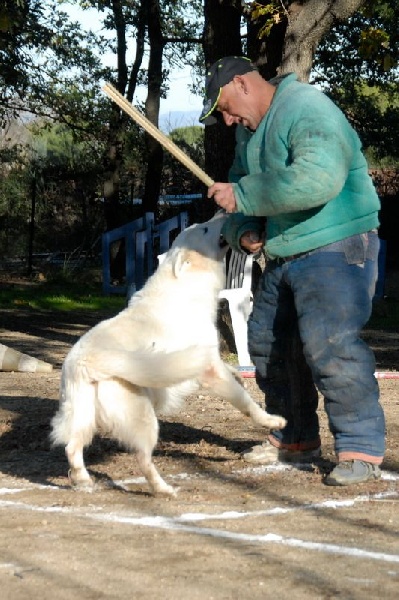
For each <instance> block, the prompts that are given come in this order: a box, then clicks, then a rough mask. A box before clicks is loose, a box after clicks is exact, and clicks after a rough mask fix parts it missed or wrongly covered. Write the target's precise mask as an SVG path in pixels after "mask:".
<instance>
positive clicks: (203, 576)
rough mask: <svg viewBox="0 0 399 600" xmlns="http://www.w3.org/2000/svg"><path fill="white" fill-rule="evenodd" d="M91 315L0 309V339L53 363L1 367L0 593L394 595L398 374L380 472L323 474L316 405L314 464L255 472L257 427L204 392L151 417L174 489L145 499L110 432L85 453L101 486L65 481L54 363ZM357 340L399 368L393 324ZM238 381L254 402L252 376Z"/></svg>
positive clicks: (398, 564)
mask: <svg viewBox="0 0 399 600" xmlns="http://www.w3.org/2000/svg"><path fill="white" fill-rule="evenodd" d="M101 318H102V315H99V314H97V315H87V314H75V313H74V314H68V313H65V314H61V313H57V314H51V313H47V312H40V311H28V310H24V309H21V310H17V311H16V310H13V311H7V310H2V311H0V340H1V342H2V343H4V344H6V345H8V346H10V347H12V348H14V349H17V350H20V351H22V352H25V353H28V354H30V355H32V356H36V357H37V358H40V359H42V360H47V361H49V362H51V363H52V364H53V365H54V370H53V372H51V373H45V374H29V373H15V372H14V373H6V372H2V373H0V548H1V554H0V589H1V592H0V597H1V598H2V600H8V599H9V600H25V599H26V600H32V599H36V598H40V599H41V600H54V598H57V600H72V599H74V600H75V599H76V598H79V600H91V599H93V600H97V599H102V598H105V599H111V598H118V599H120V598H129V599H136V598H143V599H145V600H153V599H154V600H155V599H159V598H162V599H165V600H172V599H175V600H187V599H190V600H212V599H214V600H247V599H248V600H249V599H251V600H257V599H261V598H262V599H268V598H274V597H276V596H277V597H279V598H281V599H282V600H284V599H288V598H289V599H294V600H302V599H305V598H306V599H308V600H309V599H310V600H311V599H332V598H342V599H345V600H346V599H348V600H352V599H359V600H360V599H364V598H365V597H367V598H371V599H373V598H384V599H385V598H387V599H390V598H392V599H393V598H395V599H396V598H397V597H398V593H399V592H398V590H399V380H397V379H396V380H395V379H391V378H389V379H380V380H379V382H380V388H381V402H382V405H383V407H384V409H385V414H386V420H387V453H386V458H385V461H384V464H383V477H382V479H381V480H379V481H377V482H371V483H367V484H362V485H357V486H353V487H351V488H348V489H346V488H331V487H327V486H325V485H324V484H323V475H324V474H325V473H327V472H328V471H329V470H330V469H331V468H332V465H333V463H334V454H333V446H332V436H331V434H330V433H329V431H328V427H327V424H326V419H325V414H324V411H323V406H322V402H320V409H319V412H320V419H321V425H322V443H323V456H322V459H321V460H320V461H318V462H317V463H315V464H313V465H307V466H305V467H299V466H293V467H284V466H282V465H273V466H269V467H250V466H248V465H247V464H246V463H244V462H243V461H242V459H241V458H240V452H241V451H242V450H244V449H245V448H247V447H249V446H251V445H253V444H254V443H257V442H260V441H262V440H263V439H264V436H265V431H263V430H262V429H261V428H258V427H256V426H254V425H252V424H251V423H250V422H249V421H248V420H247V419H245V418H244V417H243V416H242V415H241V414H240V413H238V412H237V411H236V410H235V409H234V408H233V407H231V406H230V405H229V404H227V403H225V402H222V401H221V400H219V399H218V398H211V397H210V396H208V395H207V394H206V393H205V392H204V393H203V394H201V395H199V396H195V397H190V398H189V399H188V400H187V403H186V405H185V408H184V409H183V411H182V412H180V413H179V414H178V415H175V416H174V417H168V418H165V419H162V420H161V430H160V441H159V444H158V446H157V449H156V452H155V459H154V460H155V462H156V464H157V466H158V467H159V469H160V471H161V473H162V475H163V476H164V477H165V479H166V481H168V482H169V483H172V484H173V482H174V483H175V485H176V486H178V487H179V493H178V496H177V497H176V498H173V499H165V498H153V497H151V496H150V495H149V494H148V489H147V486H146V484H145V482H144V481H143V479H142V478H141V476H140V473H139V471H138V468H137V465H136V462H135V458H134V456H132V455H130V454H128V453H127V452H125V451H124V450H123V449H122V448H120V447H118V445H117V444H116V443H115V442H113V441H112V440H110V439H108V438H107V437H98V438H96V439H95V441H94V443H93V445H92V446H91V447H90V448H89V449H88V450H87V452H86V460H87V465H88V468H89V470H90V471H91V473H92V474H93V476H94V477H95V478H96V480H97V483H98V486H97V490H96V491H95V492H94V493H92V494H87V493H82V492H75V491H73V490H71V489H70V487H69V484H68V478H67V463H66V458H65V456H64V452H63V450H62V449H61V448H56V449H53V448H51V447H50V444H49V441H48V434H49V423H50V419H51V417H52V415H53V414H54V412H55V410H56V408H57V403H58V387H59V380H60V367H61V364H62V361H63V359H64V357H65V355H66V353H67V352H68V350H69V348H70V347H71V345H72V344H73V343H74V342H75V341H76V340H77V339H78V337H79V336H80V335H82V334H83V333H84V332H85V331H87V329H88V328H89V327H91V326H93V325H94V324H95V323H96V322H97V321H98V320H100V319H101ZM365 337H366V338H367V340H368V341H369V343H370V344H371V346H372V347H373V349H374V351H375V353H376V358H377V369H378V371H383V372H387V371H394V370H399V339H398V335H397V333H396V332H388V333H387V332H382V331H367V332H366V333H365ZM245 385H247V386H248V388H249V389H250V391H251V392H252V393H253V396H254V397H255V398H256V399H257V400H258V401H259V402H260V403H262V398H261V396H260V394H259V391H258V389H257V388H256V384H255V382H254V380H253V379H247V380H245Z"/></svg>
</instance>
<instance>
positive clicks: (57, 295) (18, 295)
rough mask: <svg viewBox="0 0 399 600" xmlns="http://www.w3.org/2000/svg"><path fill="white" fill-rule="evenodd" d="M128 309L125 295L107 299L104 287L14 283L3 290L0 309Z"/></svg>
mask: <svg viewBox="0 0 399 600" xmlns="http://www.w3.org/2000/svg"><path fill="white" fill-rule="evenodd" d="M125 306H126V298H125V297H124V296H104V295H103V294H102V290H101V285H94V284H93V285H84V284H82V283H68V284H56V283H51V282H50V283H48V282H45V283H33V284H29V285H18V284H15V285H14V286H12V287H7V288H5V289H0V308H3V309H4V308H7V309H10V308H32V309H35V310H52V311H68V312H71V311H74V310H76V311H82V310H84V311H109V312H117V311H119V310H122V309H123V308H124V307H125Z"/></svg>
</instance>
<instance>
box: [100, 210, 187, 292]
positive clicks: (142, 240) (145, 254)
mask: <svg viewBox="0 0 399 600" xmlns="http://www.w3.org/2000/svg"><path fill="white" fill-rule="evenodd" d="M187 225H188V214H187V213H186V212H182V213H180V214H179V215H177V216H175V217H172V218H171V219H168V220H167V221H163V222H162V223H159V224H157V225H155V221H154V213H146V214H145V215H144V217H141V218H140V219H136V220H135V221H131V222H130V223H127V224H126V225H122V226H121V227H118V228H117V229H113V230H112V231H107V232H106V233H104V234H103V236H102V260H103V268H102V271H103V293H104V294H106V295H109V294H125V295H130V294H131V292H132V291H136V290H139V289H141V288H142V287H143V285H144V283H145V282H146V280H147V279H148V277H150V275H152V273H153V272H154V271H155V269H156V267H157V255H158V254H162V253H163V252H166V251H167V250H168V249H169V248H170V244H171V234H173V233H178V232H179V231H182V230H183V229H185V228H186V227H187ZM115 243H124V245H125V272H126V277H125V281H124V283H123V284H121V285H113V284H112V279H111V246H112V244H115Z"/></svg>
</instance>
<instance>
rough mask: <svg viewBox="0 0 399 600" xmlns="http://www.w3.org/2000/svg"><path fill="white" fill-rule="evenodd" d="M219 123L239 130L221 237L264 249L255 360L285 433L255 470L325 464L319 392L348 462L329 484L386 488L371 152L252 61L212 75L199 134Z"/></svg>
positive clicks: (233, 60) (257, 458) (267, 446)
mask: <svg viewBox="0 0 399 600" xmlns="http://www.w3.org/2000/svg"><path fill="white" fill-rule="evenodd" d="M217 119H219V120H220V119H221V120H223V121H224V123H225V124H226V125H228V126H230V125H234V124H235V125H237V129H236V154H235V159H234V163H233V165H232V167H231V169H230V172H229V183H222V182H217V183H215V184H214V185H212V186H211V187H210V188H209V190H208V197H209V198H211V197H213V198H214V200H215V201H216V203H217V204H218V205H219V206H221V207H222V208H224V209H225V210H226V211H227V212H229V213H233V214H232V216H231V217H230V219H229V220H228V222H227V225H226V226H225V230H224V235H225V238H226V239H227V241H228V242H229V244H230V245H231V246H232V247H233V248H236V249H239V248H241V249H244V250H245V251H249V252H256V251H258V250H259V249H260V248H261V247H262V246H263V244H264V245H265V251H266V255H267V258H268V261H267V266H266V269H265V272H264V274H263V276H262V279H261V282H260V285H259V289H258V291H257V294H256V297H255V302H254V309H253V312H252V315H251V317H250V320H249V323H248V346H249V352H250V355H251V358H252V360H253V362H254V364H255V367H256V377H257V382H258V384H259V386H260V388H261V389H262V390H263V391H264V392H265V398H266V404H267V410H268V411H269V412H272V413H273V412H274V413H280V414H282V415H283V416H285V417H286V418H287V421H288V423H287V426H286V427H285V428H284V429H283V430H281V431H272V432H271V433H270V435H269V436H268V439H267V440H266V442H265V443H264V444H262V445H260V446H255V447H254V448H252V449H250V451H249V452H247V453H245V454H244V459H246V460H248V461H251V462H262V463H264V462H273V461H275V460H282V461H291V462H298V461H307V460H311V459H312V458H314V457H316V456H319V455H320V436H319V423H318V418H317V414H316V410H317V403H318V393H317V389H318V390H319V392H320V393H321V394H322V395H323V397H324V404H325V409H326V412H327V415H328V420H329V426H330V430H331V432H332V434H333V436H334V441H335V451H336V454H337V459H338V461H337V465H336V466H335V468H334V469H333V470H332V472H331V473H330V474H329V475H328V476H327V478H326V479H325V483H327V484H328V485H350V484H356V483H361V482H365V481H368V480H372V479H377V478H378V477H380V469H379V465H380V464H381V462H382V460H383V457H384V451H385V422H384V414H383V410H382V408H381V405H380V403H379V390H378V384H377V381H376V379H375V377H374V371H375V361H374V356H373V353H372V352H371V350H370V349H369V348H368V347H367V345H366V344H365V343H364V342H363V341H362V340H361V338H360V331H361V329H362V328H363V327H364V325H365V324H366V323H367V321H368V319H369V317H370V314H371V307H372V297H373V294H374V287H375V282H376V278H377V256H378V237H377V227H378V224H379V222H378V210H379V207H380V204H379V200H378V197H377V194H376V191H375V188H374V186H373V183H372V181H371V179H370V177H369V175H368V169H367V164H366V160H365V157H364V155H363V154H362V150H361V143H360V140H359V138H358V136H357V134H356V133H355V131H354V130H353V129H352V127H351V126H350V124H349V122H348V121H347V119H346V118H345V116H344V115H343V113H342V112H341V111H340V110H339V109H338V107H337V106H336V105H335V104H334V103H333V102H332V101H331V100H330V99H329V98H328V97H327V96H326V95H324V94H323V93H322V92H320V91H319V90H317V89H316V88H315V87H313V86H311V85H309V84H306V83H301V82H299V81H297V77H296V75H295V74H293V73H291V74H288V75H286V76H283V77H280V78H278V79H276V80H271V81H270V82H268V81H266V80H264V79H263V78H262V77H261V75H260V73H259V72H258V71H257V69H256V68H255V67H254V66H253V65H252V64H251V62H250V61H249V60H248V59H247V58H245V57H235V56H230V57H225V58H222V59H221V60H219V61H217V62H216V63H215V64H214V65H212V66H211V68H210V69H209V71H208V74H207V79H206V98H205V102H204V110H203V112H202V114H201V117H200V121H201V122H203V123H204V124H205V125H208V124H212V123H213V122H215V121H216V120H217ZM265 223H266V236H265V232H264V228H265ZM265 239H266V241H265ZM316 386H317V389H316Z"/></svg>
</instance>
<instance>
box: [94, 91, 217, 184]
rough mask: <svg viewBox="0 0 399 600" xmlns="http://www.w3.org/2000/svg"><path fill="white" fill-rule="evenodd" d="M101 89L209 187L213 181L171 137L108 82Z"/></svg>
mask: <svg viewBox="0 0 399 600" xmlns="http://www.w3.org/2000/svg"><path fill="white" fill-rule="evenodd" d="M102 89H103V91H104V92H105V93H106V94H107V95H108V96H109V97H110V98H111V99H112V100H113V101H114V102H116V104H118V106H120V108H122V109H123V110H124V111H125V112H126V113H127V114H128V115H129V116H131V117H132V119H134V121H136V123H138V124H139V125H141V127H143V128H144V129H145V130H146V131H147V133H149V134H150V135H152V137H154V138H155V139H156V140H157V141H158V142H159V143H160V144H162V146H163V147H164V148H165V149H166V150H168V152H170V153H171V154H173V156H174V157H175V158H177V160H179V161H180V162H181V163H183V165H184V166H185V167H187V168H188V169H189V170H190V171H191V172H192V173H194V175H196V176H197V177H198V178H199V179H200V180H201V181H202V183H205V185H206V186H207V187H210V186H211V185H212V184H213V183H214V181H213V179H211V178H210V177H209V175H207V174H206V173H205V171H203V170H202V169H201V168H200V167H199V166H198V165H197V164H195V162H194V161H193V160H191V158H190V157H189V156H187V154H185V152H183V150H181V149H180V148H179V146H176V144H175V143H174V142H172V140H171V139H169V138H168V137H167V136H166V135H165V134H164V133H162V131H160V130H159V129H158V127H156V126H155V125H154V123H151V121H150V120H149V119H147V117H145V116H144V115H143V114H142V113H141V112H140V111H138V110H137V108H135V107H134V106H133V105H132V104H130V102H128V101H127V100H126V98H125V97H124V96H122V94H121V93H120V92H118V90H117V89H115V88H114V86H113V85H111V84H110V83H106V84H105V85H104V86H103V88H102Z"/></svg>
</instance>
